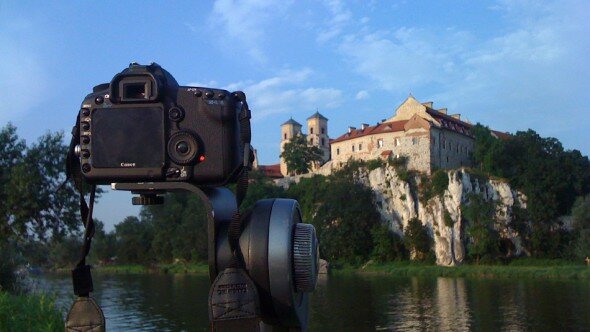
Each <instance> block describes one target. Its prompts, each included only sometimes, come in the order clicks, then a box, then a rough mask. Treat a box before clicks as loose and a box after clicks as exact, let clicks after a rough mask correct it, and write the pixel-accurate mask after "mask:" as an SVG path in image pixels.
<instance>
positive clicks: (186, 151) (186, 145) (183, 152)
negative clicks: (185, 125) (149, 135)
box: [168, 131, 199, 165]
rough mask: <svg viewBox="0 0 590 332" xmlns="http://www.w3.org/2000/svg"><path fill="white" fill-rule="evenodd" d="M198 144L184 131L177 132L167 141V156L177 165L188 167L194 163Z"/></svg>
mask: <svg viewBox="0 0 590 332" xmlns="http://www.w3.org/2000/svg"><path fill="white" fill-rule="evenodd" d="M198 151H199V143H198V142H197V139H196V138H195V137H194V136H193V135H192V134H190V133H188V132H186V131H181V132H178V133H176V134H174V135H172V137H170V140H169V141H168V156H169V157H170V159H172V161H174V162H175V163H177V164H179V165H188V164H191V163H193V162H194V161H195V159H196V157H197V152H198Z"/></svg>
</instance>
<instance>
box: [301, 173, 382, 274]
mask: <svg viewBox="0 0 590 332" xmlns="http://www.w3.org/2000/svg"><path fill="white" fill-rule="evenodd" d="M361 211H362V212H361ZM380 222H381V216H380V215H379V213H378V212H377V209H376V207H375V202H374V198H373V192H372V190H371V189H369V188H367V187H365V186H363V185H362V184H359V183H355V182H349V181H338V180H334V179H332V181H331V182H330V185H329V186H327V189H326V192H325V196H324V200H323V202H322V204H321V205H320V206H319V208H318V209H317V213H316V214H315V215H314V216H313V219H312V223H313V225H314V226H315V228H316V231H317V232H318V237H319V239H320V243H321V246H320V252H321V254H322V256H323V257H324V258H326V259H328V260H329V261H336V260H342V261H347V262H351V263H360V262H362V261H364V260H366V259H367V258H368V257H369V255H370V253H371V252H372V250H373V241H372V238H371V230H372V229H373V227H375V226H376V225H378V224H379V223H380Z"/></svg>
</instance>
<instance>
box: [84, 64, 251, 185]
mask: <svg viewBox="0 0 590 332" xmlns="http://www.w3.org/2000/svg"><path fill="white" fill-rule="evenodd" d="M242 96H243V94H242V93H230V92H228V91H226V90H221V89H213V88H202V87H187V86H179V85H178V83H177V82H176V80H175V79H174V77H172V75H171V74H170V73H168V72H167V71H166V70H164V69H163V68H162V67H160V66H159V65H157V64H151V65H147V66H143V65H138V64H135V63H132V64H131V65H130V66H129V68H126V69H125V70H123V71H122V72H121V73H119V74H117V75H115V77H114V78H113V79H112V81H111V82H110V83H109V84H101V85H98V86H96V87H95V88H94V91H93V93H91V94H89V95H87V96H86V98H84V101H83V102H82V107H81V110H80V114H79V123H78V127H79V130H80V132H79V137H80V142H79V148H78V149H77V151H78V154H79V157H80V159H81V169H82V174H83V175H84V177H85V179H86V181H88V182H89V183H94V184H108V183H112V182H166V181H182V182H189V183H192V184H195V185H199V186H219V185H223V184H226V183H227V182H231V181H233V180H235V178H236V176H237V173H239V170H240V166H241V165H242V164H243V162H244V144H242V142H241V139H240V122H239V115H240V112H241V110H242V107H244V104H245V100H243V98H241V97H242Z"/></svg>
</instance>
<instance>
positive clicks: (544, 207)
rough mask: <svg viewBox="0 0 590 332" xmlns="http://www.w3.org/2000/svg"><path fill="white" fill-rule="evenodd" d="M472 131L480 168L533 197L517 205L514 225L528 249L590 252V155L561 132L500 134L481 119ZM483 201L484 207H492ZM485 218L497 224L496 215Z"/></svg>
mask: <svg viewBox="0 0 590 332" xmlns="http://www.w3.org/2000/svg"><path fill="white" fill-rule="evenodd" d="M472 133H473V134H474V136H475V149H474V153H473V159H474V163H475V165H476V168H477V170H478V171H480V172H483V173H484V174H485V175H486V176H492V177H500V178H504V179H506V180H508V181H509V183H510V185H511V186H512V187H513V188H515V189H516V190H518V191H520V192H522V193H524V194H525V195H526V197H527V200H526V209H525V208H524V207H516V208H515V209H514V210H513V211H512V212H513V214H514V218H513V220H512V224H511V227H512V228H513V229H515V230H516V231H517V232H518V234H519V236H520V237H521V239H522V241H523V245H524V248H525V249H526V250H527V251H528V253H529V254H530V255H532V256H534V257H546V258H574V257H576V258H585V257H587V256H590V206H589V204H590V202H589V198H588V194H589V193H590V161H589V160H588V157H587V156H583V155H582V154H581V153H580V151H578V150H566V149H564V148H563V146H562V144H561V143H560V142H559V140H557V139H556V138H551V137H549V138H544V137H541V136H540V135H539V134H537V133H536V132H535V131H533V130H530V129H529V130H528V131H519V132H516V134H514V135H511V136H510V137H509V138H508V139H498V138H496V137H494V136H493V135H492V132H491V131H490V130H489V128H486V127H484V126H482V125H480V124H478V125H476V126H474V127H473V128H472ZM480 205H481V206H482V207H481V208H480V210H486V209H487V210H489V209H490V208H489V206H486V205H485V204H483V203H482V204H480ZM478 211H479V210H478ZM478 213H479V212H478ZM481 213H482V214H484V215H485V214H486V212H485V211H484V212H481ZM570 215H571V216H572V218H571V221H572V223H571V224H567V219H568V218H563V217H564V216H570ZM485 219H486V220H488V221H487V222H485V223H484V225H485V227H486V228H487V229H491V228H492V227H491V225H490V223H491V222H493V220H491V219H490V218H489V217H486V218H485ZM482 227H483V226H482ZM487 234H489V235H490V236H489V237H488V239H489V238H495V237H497V236H496V235H495V234H493V232H492V231H489V232H488V233H487ZM495 247H496V246H495V245H492V246H490V248H495ZM489 250H493V249H489Z"/></svg>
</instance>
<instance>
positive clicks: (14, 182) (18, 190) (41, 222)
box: [0, 124, 81, 240]
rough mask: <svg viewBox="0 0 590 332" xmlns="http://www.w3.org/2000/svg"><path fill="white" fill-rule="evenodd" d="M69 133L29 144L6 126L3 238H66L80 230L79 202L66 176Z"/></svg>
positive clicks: (0, 135)
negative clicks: (66, 181) (65, 136)
mask: <svg viewBox="0 0 590 332" xmlns="http://www.w3.org/2000/svg"><path fill="white" fill-rule="evenodd" d="M63 138H64V135H63V133H61V132H58V133H46V134H45V135H43V136H41V137H40V138H39V139H38V141H37V142H36V143H34V144H33V145H31V146H30V147H28V148H27V147H26V145H25V142H24V141H23V140H20V139H19V138H18V136H17V135H16V128H15V127H14V126H12V125H11V124H8V125H7V126H6V127H4V128H2V129H1V130H0V152H1V153H0V238H4V239H8V238H16V239H19V240H24V239H29V238H39V239H41V240H45V239H46V237H47V236H52V237H57V238H61V237H64V236H66V235H68V234H72V233H74V234H75V233H77V232H78V231H79V229H80V224H81V223H80V220H79V213H78V210H79V205H78V204H79V203H78V198H77V195H76V192H75V190H74V187H73V185H72V184H71V183H69V182H68V183H66V184H65V185H64V186H62V187H61V189H60V190H58V188H59V187H60V185H61V184H62V183H63V181H64V180H65V158H66V154H67V149H68V147H67V146H66V145H64V144H63Z"/></svg>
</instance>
